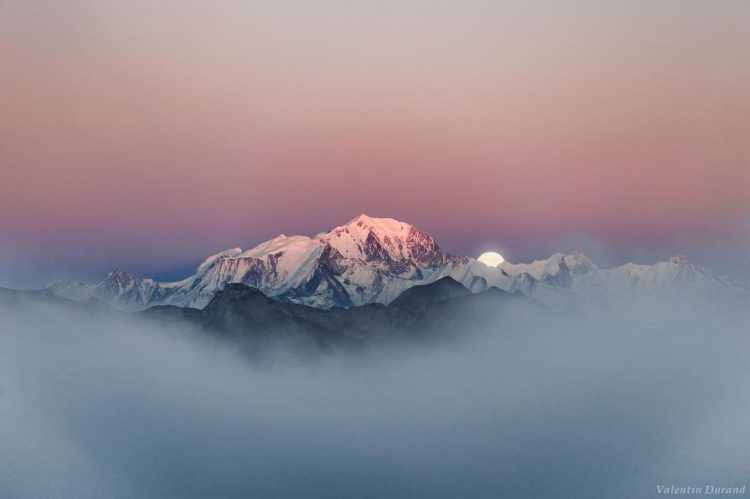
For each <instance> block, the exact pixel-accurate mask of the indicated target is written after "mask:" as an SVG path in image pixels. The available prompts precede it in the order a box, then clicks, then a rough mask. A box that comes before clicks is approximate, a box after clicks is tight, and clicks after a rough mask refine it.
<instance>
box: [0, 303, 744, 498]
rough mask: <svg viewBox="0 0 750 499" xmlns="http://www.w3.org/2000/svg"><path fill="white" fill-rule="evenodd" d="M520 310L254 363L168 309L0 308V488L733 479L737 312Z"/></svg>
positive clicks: (529, 489)
mask: <svg viewBox="0 0 750 499" xmlns="http://www.w3.org/2000/svg"><path fill="white" fill-rule="evenodd" d="M542 315H544V314H541V315H539V316H537V315H523V314H509V315H508V316H507V317H501V318H498V316H497V314H493V313H490V312H489V311H488V313H487V317H485V318H483V319H482V318H481V317H480V318H479V319H481V320H478V321H474V322H472V328H471V330H451V331H444V332H443V333H444V334H443V335H441V339H440V340H435V341H431V340H430V338H429V337H425V338H420V339H419V340H416V341H402V340H390V341H389V340H381V341H377V342H372V344H370V345H367V346H366V347H365V348H362V349H358V350H357V351H354V352H344V351H328V352H320V353H314V354H313V353H311V354H310V355H307V356H300V355H298V354H296V353H295V354H287V353H286V352H285V350H284V348H276V349H274V350H269V351H268V352H265V353H264V355H263V359H264V360H263V361H258V360H257V359H256V360H252V359H251V358H248V356H247V355H245V353H243V352H242V350H241V349H240V348H238V347H237V346H236V345H235V344H234V342H232V341H226V340H222V339H221V338H217V337H215V336H210V335H207V334H205V333H203V332H201V331H197V330H194V329H193V328H192V326H189V325H187V324H184V323H172V324H168V323H164V322H161V323H149V322H146V321H145V320H142V319H139V318H137V317H134V316H127V315H117V316H115V315H109V314H102V313H92V312H81V311H78V310H73V309H68V308H66V307H58V306H54V305H49V304H34V303H21V304H14V305H13V306H10V305H8V306H3V305H0V317H1V318H0V496H1V497H13V498H16V497H17V498H39V497H61V498H81V497H113V498H120V497H122V498H132V497H146V498H148V497H201V498H203V497H327V498H328V497H389V498H390V497H472V498H474V497H513V498H518V497H571V498H585V497H614V498H620V497H621V498H632V497H651V496H656V495H657V494H656V486H657V485H672V484H675V485H677V486H705V485H710V484H711V485H716V486H724V487H729V486H741V485H743V484H744V483H746V482H745V480H747V479H748V476H749V473H748V469H749V468H748V465H749V464H750V459H749V456H748V450H747V449H749V448H750V430H749V429H748V427H747V424H746V419H747V414H748V408H749V407H748V404H749V401H750V364H748V362H747V354H748V352H749V351H750V342H749V341H748V335H747V330H746V326H745V324H748V323H750V321H748V319H750V317H748V315H749V314H748V312H747V311H745V310H744V309H742V308H739V307H738V308H737V309H736V310H727V309H726V308H722V307H718V308H714V309H711V310H709V309H707V308H706V307H705V306H704V304H693V306H689V307H685V308H680V309H678V310H675V309H672V308H668V307H658V306H656V307H653V308H649V309H648V310H647V311H645V310H643V309H641V308H636V307H635V306H634V305H633V304H623V305H622V306H621V307H620V308H619V309H618V310H607V311H606V312H602V311H598V312H594V311H578V312H577V313H576V314H571V315H567V316H566V315H555V314H553V315H551V316H542ZM450 327H451V328H454V327H455V324H451V325H450Z"/></svg>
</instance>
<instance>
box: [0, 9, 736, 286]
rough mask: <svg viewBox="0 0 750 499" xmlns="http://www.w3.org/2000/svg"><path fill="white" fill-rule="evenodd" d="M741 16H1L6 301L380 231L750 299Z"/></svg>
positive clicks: (556, 12)
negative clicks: (73, 284) (660, 269)
mask: <svg viewBox="0 0 750 499" xmlns="http://www.w3.org/2000/svg"><path fill="white" fill-rule="evenodd" d="M748 26H750V3H748V2H746V1H744V0H736V1H730V0H717V1H712V2H705V1H691V0H662V1H660V2H651V1H632V2H615V1H608V2H602V1H594V0H588V1H582V0H581V1H566V2H555V1H552V2H549V1H545V2H535V1H520V0H519V1H452V2H448V1H442V0H431V1H421V0H400V1H391V0H379V1H361V0H346V1H344V0H341V1H334V0H309V1H300V0H297V1H288V0H274V1H220V2H210V3H209V2H194V1H190V0H186V1H179V2H178V1H170V0H165V1H161V2H146V1H134V2H119V1H111V0H101V1H97V2H89V1H79V0H70V1H66V2H57V1H45V0H37V1H34V2H28V1H8V0H0V173H1V176H0V178H2V182H0V285H5V286H39V285H43V284H44V283H45V282H47V281H48V280H49V279H51V278H53V277H80V278H86V279H94V278H95V277H96V276H99V275H101V274H102V273H103V272H106V270H107V269H109V268H111V267H113V266H119V267H125V268H128V269H130V270H132V271H134V272H136V273H139V274H142V275H155V276H157V277H164V278H167V277H181V276H183V275H186V274H188V273H189V270H190V268H191V267H193V266H194V265H195V264H196V262H198V261H200V260H201V259H202V258H203V257H205V256H207V255H208V254H212V253H215V252H217V251H220V250H222V249H225V248H229V247H235V246H242V247H250V246H252V245H254V244H257V243H259V242H261V241H263V240H265V239H268V238H270V237H273V236H275V235H277V234H279V233H286V234H294V233H301V234H308V235H312V234H316V233H318V232H320V231H322V230H325V229H328V228H332V227H335V226H337V225H340V224H343V223H345V222H346V221H348V220H349V219H351V218H353V217H355V216H356V215H358V214H360V213H367V214H369V215H371V216H388V217H393V218H397V219H400V220H404V221H407V222H410V223H413V224H414V225H416V226H418V227H420V228H422V229H424V230H426V231H427V232H429V233H431V234H432V235H433V236H435V237H436V239H437V240H438V242H439V243H441V246H442V247H443V248H444V249H446V250H448V251H451V252H454V253H458V254H469V255H472V256H476V255H478V254H479V253H480V252H481V251H485V250H496V251H500V252H501V253H503V254H504V255H505V256H506V258H508V259H509V260H511V261H525V260H529V259H532V258H541V257H544V256H548V255H549V254H551V253H553V252H555V251H570V250H574V249H582V250H584V251H587V252H589V253H592V256H594V257H595V258H597V259H599V260H600V261H601V262H602V263H604V264H612V265H614V264H619V263H625V262H626V261H638V262H643V263H649V262H652V261H656V260H659V259H664V258H666V257H668V256H670V255H671V254H677V253H684V254H686V255H687V256H688V257H689V258H691V259H694V260H695V261H697V262H698V263H699V264H703V265H706V266H710V267H714V268H716V269H717V270H719V271H720V272H723V273H727V274H729V275H730V277H734V278H735V279H737V280H738V281H741V282H748V283H750V256H748V255H749V254H750V252H748V249H749V248H750V195H749V194H748V192H750V92H748V90H747V89H748V88H750V30H748V29H747V27H748Z"/></svg>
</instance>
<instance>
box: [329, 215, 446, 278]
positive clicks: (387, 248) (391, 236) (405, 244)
mask: <svg viewBox="0 0 750 499" xmlns="http://www.w3.org/2000/svg"><path fill="white" fill-rule="evenodd" d="M315 238H316V239H318V240H319V241H320V242H321V243H324V244H327V245H329V246H331V247H332V248H334V249H335V250H336V251H338V252H339V253H340V254H341V255H342V256H343V257H344V258H352V259H357V260H362V261H364V262H381V263H382V264H384V265H388V266H391V267H393V265H394V263H403V264H406V265H414V266H416V267H419V268H432V267H436V266H438V265H441V264H444V263H447V262H456V263H457V262H458V261H459V259H457V258H456V257H453V256H451V255H447V254H445V253H443V252H442V251H441V250H440V247H439V246H438V244H437V243H436V242H435V239H433V238H432V236H430V235H429V234H427V233H425V232H423V231H421V230H419V229H417V228H416V227H414V226H413V225H411V224H408V223H405V222H401V221H399V220H395V219H393V218H374V217H370V216H368V215H364V214H363V215H359V216H358V217H356V218H354V219H352V220H350V221H349V222H348V223H346V224H344V225H341V226H339V227H336V228H334V229H332V230H330V231H328V232H323V233H321V234H318V235H317V236H315ZM394 269H395V267H394Z"/></svg>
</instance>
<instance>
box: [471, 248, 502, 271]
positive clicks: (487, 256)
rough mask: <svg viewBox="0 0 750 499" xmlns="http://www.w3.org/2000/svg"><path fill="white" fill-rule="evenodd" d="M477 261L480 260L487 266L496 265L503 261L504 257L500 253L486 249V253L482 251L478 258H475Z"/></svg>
mask: <svg viewBox="0 0 750 499" xmlns="http://www.w3.org/2000/svg"><path fill="white" fill-rule="evenodd" d="M477 261H478V262H482V263H483V264H485V265H487V266H488V267H497V266H498V265H500V264H501V263H503V262H504V261H505V258H503V255H501V254H500V253H495V252H494V251H488V252H486V253H482V254H481V255H480V256H479V258H477Z"/></svg>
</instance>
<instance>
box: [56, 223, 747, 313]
mask: <svg viewBox="0 0 750 499" xmlns="http://www.w3.org/2000/svg"><path fill="white" fill-rule="evenodd" d="M445 277H451V278H452V279H454V280H455V281H458V282H460V283H461V284H462V285H463V286H465V287H466V288H467V289H468V290H470V291H471V292H473V293H478V292H482V291H485V290H487V289H489V288H492V287H495V288H498V289H501V290H504V291H507V292H509V293H515V292H517V291H519V292H521V293H523V294H525V295H528V296H530V297H532V298H534V299H536V300H538V301H540V302H542V303H545V304H547V305H548V306H550V307H552V308H558V309H564V308H569V307H572V306H576V305H577V304H580V303H582V302H599V303H603V302H607V301H613V300H614V301H616V300H617V299H618V298H620V297H622V296H624V295H628V296H631V295H643V296H647V295H649V294H651V293H657V294H675V295H680V294H685V293H688V294H692V295H699V296H700V295H708V296H717V295H726V294H728V295H733V296H734V295H741V296H747V292H746V291H744V290H742V289H740V288H738V287H736V286H734V285H733V284H732V283H730V282H728V281H726V280H724V279H720V278H718V277H716V276H714V275H713V274H712V273H711V272H710V271H708V270H707V269H703V268H700V267H697V266H695V265H693V264H692V263H690V262H689V261H688V260H687V259H686V258H685V257H674V258H672V259H670V260H669V261H667V262H660V263H657V264H654V265H636V264H627V265H623V266H620V267H616V268H613V269H603V268H601V267H599V265H597V264H596V263H594V262H593V261H592V260H591V259H590V258H588V257H587V256H586V255H584V254H583V253H580V252H576V253H571V254H568V255H565V254H562V253H556V254H554V255H552V256H551V257H550V258H547V259H545V260H538V261H534V262H532V263H515V264H514V263H510V262H503V263H501V264H500V265H498V266H497V267H489V266H487V265H485V264H483V263H481V262H478V261H476V260H474V259H471V258H467V257H464V258H461V257H457V256H454V255H451V254H448V253H446V252H444V251H442V250H441V249H440V247H439V246H438V244H437V242H436V241H435V239H434V238H433V237H432V236H430V235H429V234H427V233H425V232H423V231H421V230H419V229H417V228H416V227H414V226H413V225H410V224H408V223H405V222H400V221H398V220H394V219H390V218H372V217H369V216H367V215H360V216H358V217H356V218H355V219H353V220H351V221H349V222H348V223H346V224H344V225H341V226H339V227H336V228H334V229H332V230H330V231H328V232H323V233H321V234H318V235H316V236H314V237H307V236H286V235H283V234H282V235H280V236H278V237H276V238H274V239H271V240H269V241H266V242H264V243H261V244H259V245H258V246H255V247H254V248H251V249H249V250H242V249H241V248H233V249H229V250H226V251H222V252H220V253H217V254H215V255H212V256H210V257H208V258H206V259H205V260H204V261H203V262H202V263H201V264H200V265H199V266H198V267H197V269H196V271H195V273H194V274H193V275H191V276H190V277H188V278H186V279H184V280H181V281H177V282H158V281H155V280H153V279H147V278H138V277H134V276H132V275H130V274H128V273H127V272H124V271H122V270H113V271H112V272H110V273H109V274H108V275H107V276H106V278H105V279H104V280H103V281H102V282H100V283H99V284H97V285H87V284H82V283H65V282H60V281H56V282H55V283H53V284H51V285H50V286H49V289H50V290H51V291H53V292H54V293H56V294H59V295H61V296H65V297H69V298H74V299H84V298H87V297H91V296H94V297H97V298H99V299H101V300H102V301H105V302H107V303H109V304H112V305H113V306H116V307H118V308H121V309H125V310H141V309H145V308H148V307H151V306H155V305H174V306H178V307H191V308H203V307H205V306H206V305H208V304H209V302H211V300H212V299H213V297H214V296H216V294H217V293H218V292H219V291H221V290H222V289H223V288H224V287H226V286H227V285H229V284H243V285H245V286H248V287H251V288H255V289H258V290H259V291H261V292H262V293H263V295H264V296H267V297H270V298H271V299H273V300H275V301H277V302H284V303H295V304H299V305H306V306H309V307H314V308H319V309H329V308H334V307H336V308H348V307H354V306H360V305H366V304H373V303H380V304H389V303H391V302H392V301H393V300H395V299H396V297H398V296H400V295H402V293H403V292H404V291H406V290H407V289H409V288H411V287H413V286H415V285H424V284H429V283H432V282H435V281H439V280H441V279H443V278H445ZM407 296H408V295H407ZM404 299H406V298H404Z"/></svg>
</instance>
